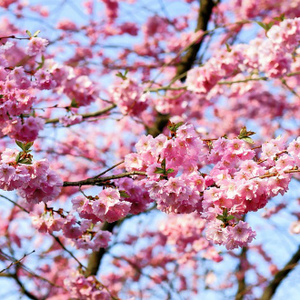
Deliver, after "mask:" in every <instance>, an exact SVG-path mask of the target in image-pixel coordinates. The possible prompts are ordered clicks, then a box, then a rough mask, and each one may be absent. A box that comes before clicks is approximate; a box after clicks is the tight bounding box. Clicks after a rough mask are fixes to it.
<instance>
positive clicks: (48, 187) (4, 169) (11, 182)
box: [0, 148, 62, 204]
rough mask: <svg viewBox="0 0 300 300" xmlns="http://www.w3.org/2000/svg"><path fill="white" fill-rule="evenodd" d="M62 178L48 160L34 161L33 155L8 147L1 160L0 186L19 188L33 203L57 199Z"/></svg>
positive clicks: (6, 188) (29, 201)
mask: <svg viewBox="0 0 300 300" xmlns="http://www.w3.org/2000/svg"><path fill="white" fill-rule="evenodd" d="M61 187H62V180H61V179H60V177H59V176H58V175H57V174H56V173H55V172H54V171H53V170H51V169H50V166H49V162H48V161H47V160H45V159H44V160H39V161H32V160H31V155H30V154H28V153H24V152H20V153H19V152H18V151H17V150H13V149H9V148H7V149H6V150H5V151H4V152H3V153H2V155H1V160H0V188H1V189H3V190H6V191H11V190H18V192H19V194H20V195H21V196H22V197H23V198H24V199H25V200H26V201H27V202H28V203H31V204H34V203H39V202H41V201H43V202H48V201H50V200H53V199H55V198H56V197H57V196H58V195H59V193H60V190H61Z"/></svg>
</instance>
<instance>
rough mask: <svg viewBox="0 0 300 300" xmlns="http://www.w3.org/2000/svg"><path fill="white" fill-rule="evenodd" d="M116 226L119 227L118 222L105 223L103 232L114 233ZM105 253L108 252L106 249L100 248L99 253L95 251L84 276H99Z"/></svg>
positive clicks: (90, 257)
mask: <svg viewBox="0 0 300 300" xmlns="http://www.w3.org/2000/svg"><path fill="white" fill-rule="evenodd" d="M116 225H117V222H114V223H107V222H105V223H104V224H103V226H102V228H101V230H106V231H109V232H112V231H113V229H114V227H115V226H116ZM105 252H106V249H105V248H100V250H99V251H94V252H93V253H92V254H91V255H90V256H89V261H88V266H87V268H86V270H85V273H84V275H85V276H86V277H88V276H91V275H96V274H97V271H98V269H99V267H100V263H101V261H102V258H103V256H104V254H105Z"/></svg>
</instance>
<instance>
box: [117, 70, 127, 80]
mask: <svg viewBox="0 0 300 300" xmlns="http://www.w3.org/2000/svg"><path fill="white" fill-rule="evenodd" d="M127 74H128V70H125V72H124V74H122V73H121V72H118V73H117V74H116V76H117V77H120V78H122V79H123V80H126V79H127V77H126V75H127Z"/></svg>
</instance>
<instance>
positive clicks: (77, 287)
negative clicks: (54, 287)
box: [64, 272, 112, 300]
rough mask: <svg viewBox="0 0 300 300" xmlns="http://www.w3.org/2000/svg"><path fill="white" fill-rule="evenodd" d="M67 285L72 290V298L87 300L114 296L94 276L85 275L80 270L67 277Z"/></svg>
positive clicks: (107, 298) (109, 298)
mask: <svg viewBox="0 0 300 300" xmlns="http://www.w3.org/2000/svg"><path fill="white" fill-rule="evenodd" d="M64 283H65V286H66V287H67V289H68V290H69V292H70V296H71V297H70V298H72V299H86V300H96V299H101V300H111V299H112V297H111V295H110V293H109V292H108V290H107V289H106V287H105V286H104V285H102V284H101V283H100V282H99V281H98V280H97V279H96V278H95V277H94V276H89V277H85V276H84V275H81V274H80V273H79V272H76V273H73V274H71V276H70V277H69V278H66V279H65V282H64Z"/></svg>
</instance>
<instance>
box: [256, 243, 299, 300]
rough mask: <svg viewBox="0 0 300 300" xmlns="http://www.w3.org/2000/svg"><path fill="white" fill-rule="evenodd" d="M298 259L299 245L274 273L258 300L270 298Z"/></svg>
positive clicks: (268, 299)
mask: <svg viewBox="0 0 300 300" xmlns="http://www.w3.org/2000/svg"><path fill="white" fill-rule="evenodd" d="M299 260H300V246H299V248H298V250H297V251H296V252H295V254H294V255H293V256H292V258H291V259H290V260H289V262H288V263H287V264H286V265H285V266H284V267H283V269H281V270H280V271H279V272H277V273H276V275H275V276H274V278H273V280H272V281H271V282H270V283H269V285H268V286H267V287H266V289H265V290H264V293H263V295H262V297H261V298H260V300H270V299H272V297H273V295H274V294H275V292H276V290H277V288H278V286H279V285H280V283H281V282H282V281H283V280H284V279H285V278H286V277H287V276H288V274H289V273H290V272H291V271H292V270H293V269H294V268H295V267H296V265H297V264H298V262H299Z"/></svg>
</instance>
